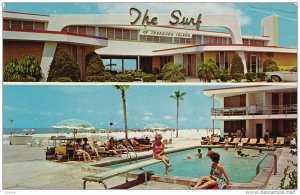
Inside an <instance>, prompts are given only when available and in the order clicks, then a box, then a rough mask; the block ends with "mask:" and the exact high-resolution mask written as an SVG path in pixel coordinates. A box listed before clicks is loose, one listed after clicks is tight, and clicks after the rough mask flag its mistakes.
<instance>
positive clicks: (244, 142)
mask: <svg viewBox="0 0 300 195" xmlns="http://www.w3.org/2000/svg"><path fill="white" fill-rule="evenodd" d="M248 141H249V138H246V137H244V138H242V139H241V142H242V144H243V145H245V144H247V143H248Z"/></svg>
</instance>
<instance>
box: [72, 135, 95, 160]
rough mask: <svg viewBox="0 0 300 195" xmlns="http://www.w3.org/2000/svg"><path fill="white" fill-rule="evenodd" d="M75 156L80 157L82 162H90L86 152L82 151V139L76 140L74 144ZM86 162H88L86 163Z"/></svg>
mask: <svg viewBox="0 0 300 195" xmlns="http://www.w3.org/2000/svg"><path fill="white" fill-rule="evenodd" d="M74 152H76V154H77V155H82V158H83V161H84V162H88V161H89V162H91V161H92V159H91V157H90V155H89V153H87V152H86V151H84V150H83V145H82V139H77V140H76V144H75V151H74ZM87 160H88V161H87Z"/></svg>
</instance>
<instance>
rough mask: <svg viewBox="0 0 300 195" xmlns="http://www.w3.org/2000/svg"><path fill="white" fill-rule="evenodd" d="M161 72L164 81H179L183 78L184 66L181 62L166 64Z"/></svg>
mask: <svg viewBox="0 0 300 195" xmlns="http://www.w3.org/2000/svg"><path fill="white" fill-rule="evenodd" d="M161 73H162V74H163V78H162V79H163V80H165V81H171V82H179V81H183V80H184V68H183V65H182V64H174V63H169V64H166V65H164V67H163V69H162V71H161Z"/></svg>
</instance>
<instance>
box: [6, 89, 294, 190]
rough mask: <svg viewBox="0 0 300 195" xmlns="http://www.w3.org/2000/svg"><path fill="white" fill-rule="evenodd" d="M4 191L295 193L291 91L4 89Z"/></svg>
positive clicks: (292, 99) (292, 91)
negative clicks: (245, 191) (237, 191)
mask: <svg viewBox="0 0 300 195" xmlns="http://www.w3.org/2000/svg"><path fill="white" fill-rule="evenodd" d="M2 151H3V154H2V169H3V171H2V185H3V186H2V188H3V189H4V190H85V189H86V190H92V189H93V190H105V189H110V190H112V189H127V190H197V189H216V190H225V189H226V190H253V189H254V190H278V189H294V190H296V189H297V163H298V162H297V85H296V84H290V85H251V86H245V85H204V86H200V85H178V86H177V85H163V86H160V85H156V86H151V85H131V86H127V85H114V86H111V85H13V84H9V85H4V86H3V141H2Z"/></svg>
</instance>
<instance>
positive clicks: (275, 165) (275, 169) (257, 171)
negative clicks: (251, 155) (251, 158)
mask: <svg viewBox="0 0 300 195" xmlns="http://www.w3.org/2000/svg"><path fill="white" fill-rule="evenodd" d="M267 156H273V157H274V175H276V174H277V155H276V154H271V153H269V154H267V155H266V156H265V157H264V158H263V159H262V160H261V161H260V162H259V163H258V164H257V166H256V175H258V173H259V166H260V164H261V163H262V162H263V161H264V160H265V158H266V157H267Z"/></svg>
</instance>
